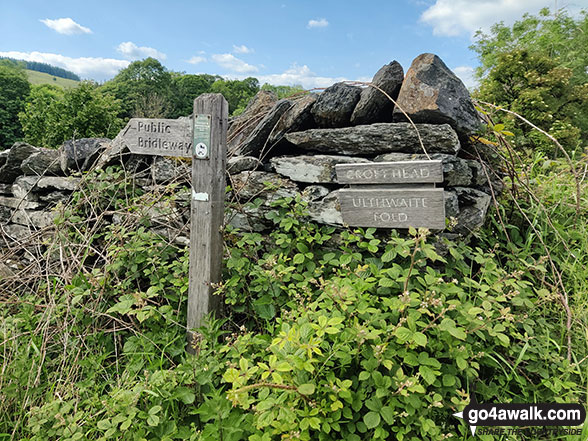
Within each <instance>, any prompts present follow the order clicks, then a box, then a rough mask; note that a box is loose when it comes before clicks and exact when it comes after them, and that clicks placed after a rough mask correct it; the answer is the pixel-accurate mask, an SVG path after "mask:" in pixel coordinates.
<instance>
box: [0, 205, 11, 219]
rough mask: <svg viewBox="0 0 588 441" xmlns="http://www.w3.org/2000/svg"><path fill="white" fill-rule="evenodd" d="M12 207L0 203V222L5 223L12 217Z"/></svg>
mask: <svg viewBox="0 0 588 441" xmlns="http://www.w3.org/2000/svg"><path fill="white" fill-rule="evenodd" d="M13 211H14V210H12V208H10V207H5V206H4V205H0V223H6V222H8V221H9V219H10V218H11V217H12V212H13Z"/></svg>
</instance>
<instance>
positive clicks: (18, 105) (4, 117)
mask: <svg viewBox="0 0 588 441" xmlns="http://www.w3.org/2000/svg"><path fill="white" fill-rule="evenodd" d="M29 92H30V85H29V82H28V80H27V77H26V74H25V72H24V70H23V69H22V68H20V67H19V66H18V65H17V64H15V63H11V62H9V61H3V60H0V150H3V149H6V148H9V147H10V146H11V145H12V144H13V143H14V142H15V141H18V140H19V139H21V138H22V135H23V133H22V129H21V126H20V122H19V120H18V113H19V112H21V111H22V110H23V109H24V104H25V100H26V97H27V96H28V95H29Z"/></svg>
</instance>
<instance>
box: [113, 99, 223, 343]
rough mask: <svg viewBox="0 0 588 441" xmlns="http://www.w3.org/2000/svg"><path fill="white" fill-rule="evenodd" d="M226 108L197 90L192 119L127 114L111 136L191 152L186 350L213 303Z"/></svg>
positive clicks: (155, 150) (144, 146)
mask: <svg viewBox="0 0 588 441" xmlns="http://www.w3.org/2000/svg"><path fill="white" fill-rule="evenodd" d="M228 109H229V105H228V104H227V101H226V100H225V98H224V97H223V96H222V95H221V94H218V93H215V94H212V93H211V94H204V95H200V96H199V97H198V98H196V99H195V100H194V116H193V119H192V120H189V119H179V120H177V119H150V118H132V119H131V120H130V121H129V123H128V124H127V125H126V127H125V128H124V129H123V130H122V131H121V133H120V134H119V136H118V137H117V138H118V139H119V140H120V141H121V142H122V143H124V144H125V145H126V146H127V147H128V149H129V150H130V151H131V152H132V153H140V154H142V155H156V156H176V157H181V158H192V191H191V193H192V204H191V217H190V286H189V291H188V320H187V329H188V343H189V345H188V349H189V350H192V351H193V350H194V349H195V348H196V346H197V344H198V335H197V334H195V333H193V332H192V330H193V329H195V328H198V327H199V326H200V325H201V324H202V318H203V317H204V316H205V315H206V314H207V313H209V312H211V311H213V310H215V309H216V308H217V307H218V302H217V301H216V298H215V297H214V296H213V295H212V293H213V291H214V284H216V283H218V282H220V279H221V259H222V251H223V250H222V232H221V228H222V222H223V218H224V202H225V167H226V157H227V125H228V124H227V121H228Z"/></svg>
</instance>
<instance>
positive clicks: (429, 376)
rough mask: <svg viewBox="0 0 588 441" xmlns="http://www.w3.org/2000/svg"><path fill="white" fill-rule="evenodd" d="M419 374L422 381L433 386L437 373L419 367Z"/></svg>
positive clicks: (427, 368) (424, 367)
mask: <svg viewBox="0 0 588 441" xmlns="http://www.w3.org/2000/svg"><path fill="white" fill-rule="evenodd" d="M419 372H420V374H421V376H422V377H423V380H425V381H426V382H427V383H429V384H433V383H434V382H435V380H436V379H437V373H438V372H436V371H434V370H433V369H431V368H430V367H429V366H420V367H419Z"/></svg>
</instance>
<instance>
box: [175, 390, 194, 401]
mask: <svg viewBox="0 0 588 441" xmlns="http://www.w3.org/2000/svg"><path fill="white" fill-rule="evenodd" d="M174 395H175V396H176V398H178V399H179V400H181V401H182V403H184V404H192V403H193V402H194V400H196V395H195V394H194V392H192V391H191V390H190V389H188V388H187V387H179V388H178V389H176V392H175V394H174Z"/></svg>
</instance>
